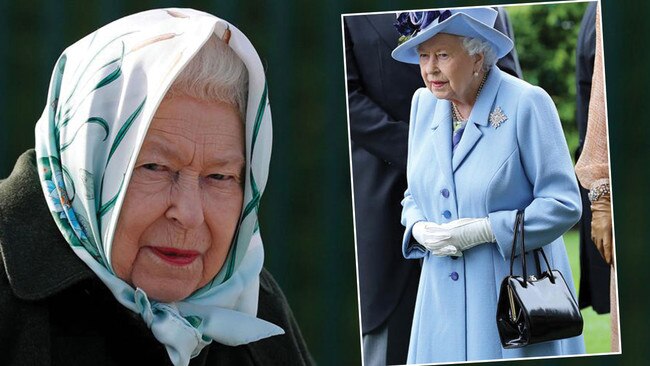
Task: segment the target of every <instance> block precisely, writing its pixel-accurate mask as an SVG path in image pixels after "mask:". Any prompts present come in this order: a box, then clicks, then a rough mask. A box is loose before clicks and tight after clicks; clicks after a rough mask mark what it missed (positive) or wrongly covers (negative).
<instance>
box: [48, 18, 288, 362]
mask: <svg viewBox="0 0 650 366" xmlns="http://www.w3.org/2000/svg"><path fill="white" fill-rule="evenodd" d="M213 33H214V34H215V35H216V36H218V37H220V38H221V39H223V40H224V41H226V42H227V43H228V44H229V46H230V47H231V48H232V49H233V50H234V51H235V53H236V54H237V55H238V56H239V57H240V58H241V59H242V61H243V62H244V64H245V65H246V68H247V69H248V79H249V85H248V102H247V106H246V107H247V108H246V127H245V129H246V162H247V164H246V167H247V168H246V179H245V183H244V184H245V188H244V207H242V214H241V220H240V225H239V228H238V231H237V234H236V237H235V239H234V240H233V243H232V245H231V249H230V252H229V254H228V257H227V258H226V261H225V263H224V265H223V267H222V269H221V271H220V272H219V273H218V274H217V276H216V277H215V279H214V280H213V281H212V282H210V283H209V284H208V285H206V286H205V287H203V288H201V289H199V290H197V291H196V292H195V293H194V294H192V295H191V296H189V297H188V298H186V299H184V300H182V301H179V302H175V303H159V302H156V301H154V300H151V299H149V298H147V295H146V294H145V293H144V292H143V291H142V290H141V289H134V288H133V287H131V286H130V285H129V284H127V283H126V282H124V281H122V280H121V279H119V278H117V277H116V276H115V274H114V271H113V270H112V267H111V263H110V258H111V247H112V242H113V235H114V232H115V225H116V224H117V219H118V216H119V211H120V208H121V206H122V201H123V199H124V196H125V191H126V187H127V186H128V182H129V179H130V177H131V173H132V171H133V166H134V164H135V160H136V158H137V155H138V153H139V150H140V147H141V145H142V142H143V140H144V137H145V135H146V132H147V129H148V127H149V123H150V122H151V119H152V117H153V115H154V113H155V112H156V109H157V108H158V105H159V104H160V102H161V100H162V99H163V97H164V96H165V93H166V92H167V90H168V89H169V87H170V85H171V84H172V82H173V81H174V79H175V77H176V76H177V75H178V74H179V72H180V71H181V70H182V69H183V67H184V66H185V65H186V64H187V63H188V61H189V60H190V59H191V58H192V56H194V55H195V54H196V53H197V52H198V50H199V49H200V48H201V47H202V46H203V44H204V43H205V42H206V41H207V40H208V39H209V38H210V36H211V35H212V34H213ZM271 137H272V136H271V111H270V106H269V103H268V98H267V86H266V79H265V76H264V70H263V68H262V64H261V62H260V59H259V57H258V55H257V53H256V51H255V49H254V48H253V46H252V45H251V43H250V41H249V40H248V39H247V38H246V36H245V35H244V34H243V33H241V32H240V31H239V30H238V29H237V28H235V27H234V26H232V25H231V24H229V23H227V22H226V21H224V20H222V19H219V18H216V17H214V16H212V15H210V14H206V13H203V12H199V11H196V10H192V9H158V10H150V11H145V12H142V13H138V14H134V15H131V16H127V17H125V18H122V19H119V20H117V21H115V22H113V23H110V24H108V25H106V26H104V27H102V28H100V29H99V30H97V31H95V32H94V33H92V34H90V35H88V36H86V37H85V38H83V39H81V40H80V41H78V42H77V43H75V44H73V45H72V46H70V47H69V48H67V49H66V50H65V51H64V52H63V54H62V55H61V57H60V58H59V60H58V62H57V64H56V66H55V68H54V72H53V75H52V80H51V82H50V89H49V94H48V101H47V105H46V107H45V110H44V111H43V115H42V116H41V118H40V119H39V121H38V123H37V125H36V154H37V164H38V168H39V175H40V178H41V183H42V187H43V190H44V194H45V196H46V199H47V202H48V205H49V207H50V211H51V212H52V215H53V217H54V219H55V221H56V223H57V225H58V227H59V229H60V230H61V232H62V233H63V236H64V237H65V238H66V240H67V241H68V243H69V244H70V246H71V247H72V249H73V251H74V252H75V253H76V254H77V255H78V256H79V257H80V258H81V259H82V260H83V261H84V262H85V263H86V264H87V265H88V266H89V267H90V268H91V269H92V270H93V271H94V272H95V273H96V274H97V275H98V276H99V278H100V279H101V280H102V281H103V282H104V283H105V284H106V285H107V286H108V287H109V289H110V290H111V291H112V293H113V294H114V295H115V297H116V299H117V300H118V301H119V302H120V303H121V304H123V305H124V306H125V307H127V308H128V309H130V310H132V311H134V312H136V313H139V314H140V315H141V316H142V317H143V319H144V321H145V322H146V323H147V325H148V326H149V327H150V328H151V330H152V332H153V334H154V336H155V337H156V339H158V340H159V341H160V342H161V343H163V344H164V345H165V346H166V348H167V352H168V353H169V356H170V359H171V360H172V362H173V363H174V365H187V364H188V363H189V360H190V358H191V357H193V356H196V355H197V354H198V353H199V352H200V351H201V349H202V348H203V347H205V346H206V345H207V344H209V343H210V342H211V341H212V340H215V341H217V342H219V343H222V344H225V345H231V346H235V345H240V344H246V343H249V342H253V341H256V340H259V339H263V338H266V337H270V336H273V335H277V334H282V333H283V330H282V329H281V328H279V327H278V326H276V325H273V324H271V323H269V322H266V321H264V320H261V319H258V318H256V316H255V315H256V313H257V300H258V292H259V273H260V271H261V268H262V262H263V257H264V252H263V247H262V240H261V237H260V232H259V226H258V218H257V210H258V206H259V200H260V197H261V195H262V192H263V190H264V187H265V185H266V180H267V177H268V167H269V161H270V156H271Z"/></svg>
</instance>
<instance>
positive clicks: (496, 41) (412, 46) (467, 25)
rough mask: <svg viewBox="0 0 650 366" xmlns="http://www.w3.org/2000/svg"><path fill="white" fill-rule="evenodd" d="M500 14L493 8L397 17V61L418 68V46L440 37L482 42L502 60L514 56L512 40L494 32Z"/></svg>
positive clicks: (407, 14)
mask: <svg viewBox="0 0 650 366" xmlns="http://www.w3.org/2000/svg"><path fill="white" fill-rule="evenodd" d="M496 18H497V11H496V10H494V9H492V8H486V7H481V8H465V9H449V10H435V11H422V12H408V13H399V14H397V22H396V23H395V27H396V28H397V29H398V32H400V34H402V37H401V38H400V41H402V43H401V44H400V45H399V46H397V48H395V49H394V50H393V53H392V56H393V58H394V59H395V60H397V61H401V62H405V63H409V64H418V63H419V56H418V52H417V46H418V45H420V44H421V43H423V42H425V41H426V40H428V39H430V38H431V37H433V36H435V35H436V34H438V33H448V34H455V35H458V36H464V37H472V38H479V39H481V40H484V41H487V42H489V43H490V44H491V45H492V48H494V51H495V52H496V55H497V57H498V58H501V57H503V56H505V55H507V54H508V52H510V50H511V49H512V47H513V43H512V40H511V39H510V38H508V36H506V35H505V34H503V33H501V32H499V31H498V30H496V29H494V21H495V20H496Z"/></svg>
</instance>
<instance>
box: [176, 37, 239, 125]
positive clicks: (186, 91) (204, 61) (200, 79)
mask: <svg viewBox="0 0 650 366" xmlns="http://www.w3.org/2000/svg"><path fill="white" fill-rule="evenodd" d="M181 95H182V96H188V97H192V98H196V99H199V100H202V101H207V102H224V103H229V104H231V105H233V106H235V107H236V108H237V109H238V110H239V114H240V117H241V119H242V121H245V120H246V102H247V97H248V70H247V69H246V65H244V62H243V61H242V60H241V59H240V58H239V56H237V54H236V53H235V51H233V50H232V49H231V48H230V47H229V46H228V45H227V44H226V43H225V42H224V41H222V40H221V39H220V38H219V37H217V36H216V35H214V34H213V35H212V37H210V39H208V41H207V42H206V43H205V44H204V45H203V47H202V48H201V49H200V50H199V51H198V52H197V54H196V55H194V57H193V58H192V59H191V60H190V61H189V62H188V64H187V65H186V66H185V68H184V69H183V70H182V71H181V72H180V74H179V75H178V76H177V77H176V80H174V83H173V84H172V86H171V87H170V89H169V92H168V93H167V97H174V96H181Z"/></svg>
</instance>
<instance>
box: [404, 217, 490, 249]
mask: <svg viewBox="0 0 650 366" xmlns="http://www.w3.org/2000/svg"><path fill="white" fill-rule="evenodd" d="M411 235H412V236H413V237H414V238H415V240H417V241H418V242H419V243H420V244H422V245H423V246H424V247H426V248H427V249H428V250H429V251H430V252H431V253H432V254H433V255H438V256H447V255H452V256H461V255H462V252H463V251H464V250H467V249H470V248H472V247H475V246H476V245H479V244H483V243H489V242H494V241H495V240H496V238H495V236H494V233H493V232H492V227H491V226H490V221H489V219H488V218H487V217H485V218H481V219H468V218H465V219H458V220H454V221H451V222H448V223H445V224H436V223H434V222H427V221H420V222H418V223H416V224H415V225H413V228H412V230H411Z"/></svg>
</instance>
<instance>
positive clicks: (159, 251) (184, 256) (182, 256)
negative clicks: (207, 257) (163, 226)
mask: <svg viewBox="0 0 650 366" xmlns="http://www.w3.org/2000/svg"><path fill="white" fill-rule="evenodd" d="M149 249H151V251H152V252H153V253H154V254H156V255H157V256H158V257H159V258H160V259H162V260H164V261H165V262H167V263H170V264H174V265H177V266H185V265H188V264H190V263H192V262H194V260H195V259H196V258H198V257H199V255H201V253H199V252H197V251H196V250H182V249H176V248H169V247H149Z"/></svg>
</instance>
